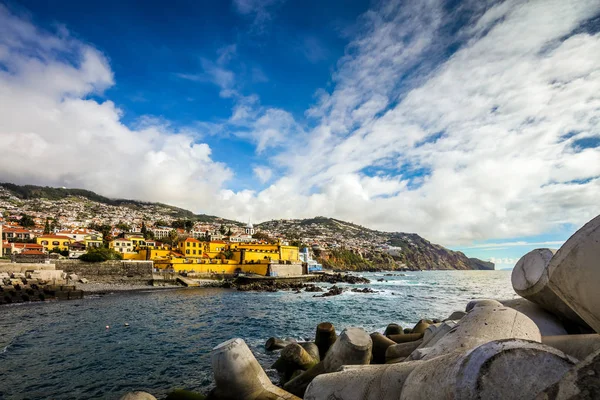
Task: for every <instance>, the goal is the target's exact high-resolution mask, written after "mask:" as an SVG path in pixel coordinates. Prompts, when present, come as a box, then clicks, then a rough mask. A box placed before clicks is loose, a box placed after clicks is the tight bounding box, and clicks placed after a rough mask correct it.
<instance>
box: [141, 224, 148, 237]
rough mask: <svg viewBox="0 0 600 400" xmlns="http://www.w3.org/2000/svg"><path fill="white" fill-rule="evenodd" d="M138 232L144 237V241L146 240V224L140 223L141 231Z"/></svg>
mask: <svg viewBox="0 0 600 400" xmlns="http://www.w3.org/2000/svg"><path fill="white" fill-rule="evenodd" d="M140 232H141V233H142V235H143V236H144V239H148V237H147V235H148V228H146V222H144V221H142V229H140Z"/></svg>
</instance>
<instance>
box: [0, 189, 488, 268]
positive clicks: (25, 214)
mask: <svg viewBox="0 0 600 400" xmlns="http://www.w3.org/2000/svg"><path fill="white" fill-rule="evenodd" d="M73 192H75V193H78V194H79V192H83V193H81V194H79V195H78V194H74V193H73ZM0 224H2V225H3V227H2V254H1V256H3V257H8V258H10V257H13V258H14V257H15V256H19V257H24V256H28V257H35V256H37V257H40V256H46V257H51V258H58V257H65V258H72V259H77V258H80V257H82V256H84V255H85V254H86V253H90V252H96V251H97V250H98V249H110V250H111V251H113V252H114V253H118V254H119V257H121V258H123V259H131V260H135V259H138V260H142V259H143V260H150V259H152V260H153V261H154V262H155V264H157V265H160V266H164V267H165V268H170V269H177V270H180V269H183V270H185V269H186V268H187V267H188V266H189V265H190V264H198V261H199V260H200V261H202V259H205V260H206V259H208V260H210V259H214V260H216V259H219V260H221V259H225V260H237V261H236V262H239V261H240V260H241V254H240V255H237V253H236V252H237V251H238V249H239V248H240V246H242V245H246V246H247V245H250V244H252V246H251V247H252V248H257V249H265V250H268V251H275V250H277V251H278V252H279V253H281V252H280V251H279V250H280V248H275V247H265V246H280V247H281V246H292V247H295V248H297V252H298V251H299V250H302V251H301V252H300V253H299V256H295V260H299V257H301V258H302V259H303V260H304V261H305V262H306V260H313V259H315V260H318V261H319V262H320V263H324V265H326V266H327V267H330V268H339V269H350V270H369V269H391V270H393V269H493V264H491V263H485V262H483V261H480V260H477V261H476V262H475V261H474V260H475V259H468V258H467V257H466V256H465V255H464V254H462V253H460V252H453V251H451V250H448V249H445V248H444V247H442V246H439V245H435V244H432V243H430V242H428V241H427V240H425V239H423V238H422V237H420V236H419V235H416V234H410V233H401V232H394V233H390V232H380V231H375V230H371V229H368V228H365V227H362V226H359V225H355V224H352V223H349V222H344V221H340V220H336V219H332V218H325V217H315V218H312V219H303V220H299V219H280V220H272V221H267V222H263V223H260V224H257V225H253V224H252V223H251V222H250V219H249V221H248V222H247V223H241V222H237V221H232V220H227V219H223V218H219V217H213V216H207V215H196V214H193V213H191V212H189V211H186V210H182V209H178V208H176V207H172V206H168V205H164V204H159V203H145V202H137V201H129V200H122V201H115V200H110V199H106V198H103V197H101V196H98V195H96V194H95V193H93V192H87V191H79V190H71V189H54V188H42V187H20V186H17V185H9V184H0ZM186 243H195V244H196V246H198V247H196V248H195V249H194V248H193V247H192V248H190V249H189V250H190V251H191V253H186V250H188V249H187V248H186V247H185V246H186ZM200 246H202V251H200ZM242 247H243V246H242ZM216 249H219V250H216ZM278 249H279V250H278ZM194 250H196V254H194V253H193V252H194ZM247 250H250V248H248V249H247ZM247 254H250V253H247ZM269 257H271V258H273V257H272V256H271V255H269V256H268V257H267V259H268V258H269ZM278 257H279V258H281V259H284V258H285V259H288V261H289V257H284V256H283V255H279V256H278ZM84 258H85V256H84ZM264 259H265V258H264V256H263V260H264ZM246 261H248V259H246ZM212 262H216V261H212ZM219 262H222V261H219ZM200 264H201V262H200Z"/></svg>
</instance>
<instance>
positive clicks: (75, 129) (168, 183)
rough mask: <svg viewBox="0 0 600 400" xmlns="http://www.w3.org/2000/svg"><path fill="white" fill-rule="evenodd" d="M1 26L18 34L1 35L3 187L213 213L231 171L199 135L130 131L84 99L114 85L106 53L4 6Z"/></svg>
mask: <svg viewBox="0 0 600 400" xmlns="http://www.w3.org/2000/svg"><path fill="white" fill-rule="evenodd" d="M0 26H2V27H13V28H11V29H8V30H5V31H3V34H2V35H0V48H2V49H3V51H2V52H1V54H2V57H1V58H0V66H2V67H3V68H0V141H1V143H2V149H3V151H2V157H0V171H2V172H1V173H0V175H1V176H0V178H1V179H2V180H3V181H13V182H23V183H34V184H42V185H54V186H67V187H82V188H87V189H91V190H95V191H98V192H100V193H103V194H105V195H107V196H112V197H126V198H127V197H129V198H135V199H156V200H157V201H163V202H169V203H175V204H177V203H179V204H181V205H185V206H187V207H191V208H198V207H202V208H204V207H207V206H208V205H210V204H211V203H213V202H214V201H215V199H216V198H217V196H219V190H220V189H221V187H222V186H223V183H224V182H225V181H226V180H227V179H229V178H230V177H231V174H232V173H231V171H230V170H229V169H228V168H227V167H226V166H225V165H223V164H221V163H217V162H214V161H213V160H212V159H211V149H210V147H209V146H208V145H207V144H206V143H201V142H199V141H198V135H197V134H196V133H195V132H191V131H185V130H177V129H174V128H172V127H171V126H169V124H168V123H167V122H165V121H161V120H157V119H155V118H144V119H141V120H140V121H139V123H138V126H137V127H136V128H135V129H131V128H128V127H127V126H125V125H124V124H123V123H122V122H121V121H120V119H121V116H122V111H121V110H119V109H118V108H117V107H116V106H115V104H114V103H112V102H111V101H108V100H107V101H104V102H99V101H95V100H91V99H89V98H88V96H89V95H94V94H96V95H97V94H100V93H101V91H102V90H103V89H105V88H107V87H109V86H110V85H112V84H113V83H114V82H113V74H112V71H111V70H110V66H109V64H108V62H107V60H106V58H105V57H104V56H103V55H102V54H101V53H99V52H98V51H97V50H95V49H94V48H92V47H90V46H88V45H86V44H84V43H82V42H79V41H77V40H75V39H71V38H69V37H61V36H57V35H53V34H50V33H48V32H44V31H40V30H38V29H36V28H35V27H34V26H33V25H31V24H30V23H29V22H27V21H25V20H22V19H19V18H17V17H15V16H14V15H12V14H10V13H9V12H8V10H7V9H6V8H4V7H3V6H0ZM62 33H63V34H64V30H63V31H62ZM24 48H27V50H28V51H27V52H25V51H21V50H22V49H24ZM56 49H60V53H59V54H57V53H56V52H55V50H56ZM67 60H74V61H73V62H69V61H67ZM182 188H186V189H185V190H182Z"/></svg>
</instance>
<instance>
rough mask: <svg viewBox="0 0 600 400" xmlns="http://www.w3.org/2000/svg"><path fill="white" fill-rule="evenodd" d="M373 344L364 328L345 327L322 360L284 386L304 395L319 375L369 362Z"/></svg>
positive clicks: (301, 395)
mask: <svg viewBox="0 0 600 400" xmlns="http://www.w3.org/2000/svg"><path fill="white" fill-rule="evenodd" d="M372 346H373V343H372V341H371V337H370V336H369V334H368V333H367V332H365V331H364V329H362V328H348V329H345V330H344V331H342V334H341V335H340V337H339V338H338V340H336V341H335V343H334V344H333V346H331V348H330V349H329V351H328V352H327V355H326V356H325V358H324V359H323V360H322V361H321V362H319V363H318V364H317V365H315V366H314V367H312V368H311V369H309V370H308V371H305V372H303V373H302V374H300V375H298V376H297V377H295V378H294V379H292V380H290V381H289V382H287V383H286V384H285V385H284V386H283V387H284V389H286V390H287V391H289V392H291V393H293V394H295V395H297V396H300V397H303V396H304V393H305V391H306V388H307V386H308V385H309V384H310V383H311V382H312V380H313V379H314V378H316V377H317V376H318V375H320V374H323V373H328V372H334V371H337V370H339V369H340V368H341V367H342V366H344V365H361V364H369V363H370V361H371V351H372Z"/></svg>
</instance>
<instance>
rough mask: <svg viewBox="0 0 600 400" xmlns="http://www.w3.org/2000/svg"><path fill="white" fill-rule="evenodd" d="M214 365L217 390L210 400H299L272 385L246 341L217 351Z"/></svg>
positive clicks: (224, 345) (228, 343)
mask: <svg viewBox="0 0 600 400" xmlns="http://www.w3.org/2000/svg"><path fill="white" fill-rule="evenodd" d="M211 363H212V369H213V374H214V378H215V384H216V387H215V389H214V390H213V391H211V393H210V394H209V396H208V398H209V399H223V400H234V399H235V400H258V399H268V400H292V399H293V400H297V399H298V398H297V397H296V396H293V395H292V394H290V393H288V392H286V391H285V390H283V389H281V388H278V387H277V386H275V385H273V384H272V383H271V381H270V380H269V377H268V376H267V374H266V373H265V371H264V370H263V369H262V368H261V366H260V364H259V363H258V361H256V358H254V355H253V354H252V352H251V351H250V349H249V348H248V346H247V345H246V342H244V341H243V340H242V339H239V338H236V339H231V340H228V341H226V342H223V343H221V344H220V345H218V346H217V347H215V348H214V349H213V350H212V354H211Z"/></svg>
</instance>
